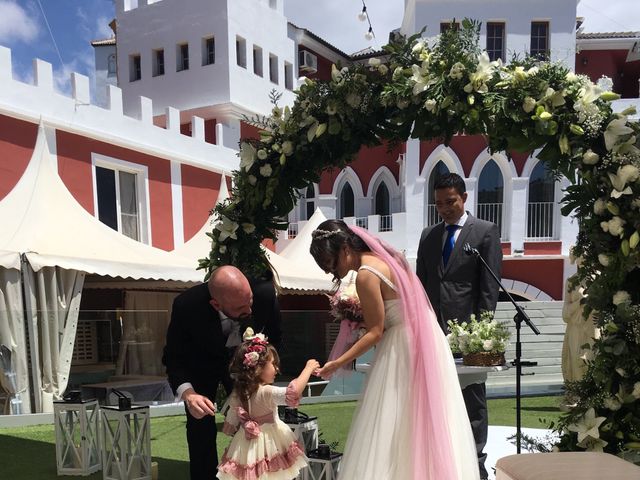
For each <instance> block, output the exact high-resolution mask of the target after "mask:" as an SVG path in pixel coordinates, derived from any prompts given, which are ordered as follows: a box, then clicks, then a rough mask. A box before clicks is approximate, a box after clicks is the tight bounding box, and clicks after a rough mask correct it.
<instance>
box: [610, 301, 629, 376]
mask: <svg viewBox="0 0 640 480" xmlns="http://www.w3.org/2000/svg"><path fill="white" fill-rule="evenodd" d="M629 302H631V295H629V292H627V291H625V290H618V291H617V292H616V293H615V294H614V295H613V304H614V305H620V304H621V303H629ZM621 376H624V375H622V374H621Z"/></svg>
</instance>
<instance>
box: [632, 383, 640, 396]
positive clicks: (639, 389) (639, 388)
mask: <svg viewBox="0 0 640 480" xmlns="http://www.w3.org/2000/svg"><path fill="white" fill-rule="evenodd" d="M631 395H633V397H634V398H640V382H636V383H634V384H633V392H631Z"/></svg>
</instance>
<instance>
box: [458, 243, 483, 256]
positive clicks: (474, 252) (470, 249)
mask: <svg viewBox="0 0 640 480" xmlns="http://www.w3.org/2000/svg"><path fill="white" fill-rule="evenodd" d="M462 249H463V250H464V253H466V254H467V255H475V256H476V257H479V256H480V252H479V251H478V249H477V248H473V247H472V246H471V245H469V244H468V243H465V244H464V245H463V246H462Z"/></svg>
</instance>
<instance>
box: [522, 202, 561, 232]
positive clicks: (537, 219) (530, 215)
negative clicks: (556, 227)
mask: <svg viewBox="0 0 640 480" xmlns="http://www.w3.org/2000/svg"><path fill="white" fill-rule="evenodd" d="M554 205H555V203H554V202H531V203H529V205H528V206H527V237H526V240H533V241H538V242H540V241H549V240H555V235H554V231H553V209H554Z"/></svg>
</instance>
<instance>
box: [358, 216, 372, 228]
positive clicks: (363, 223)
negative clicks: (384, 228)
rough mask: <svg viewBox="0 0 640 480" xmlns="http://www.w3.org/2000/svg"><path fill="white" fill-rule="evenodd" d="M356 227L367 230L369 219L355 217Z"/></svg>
mask: <svg viewBox="0 0 640 480" xmlns="http://www.w3.org/2000/svg"><path fill="white" fill-rule="evenodd" d="M356 227H360V228H364V229H366V230H368V229H369V217H356Z"/></svg>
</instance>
